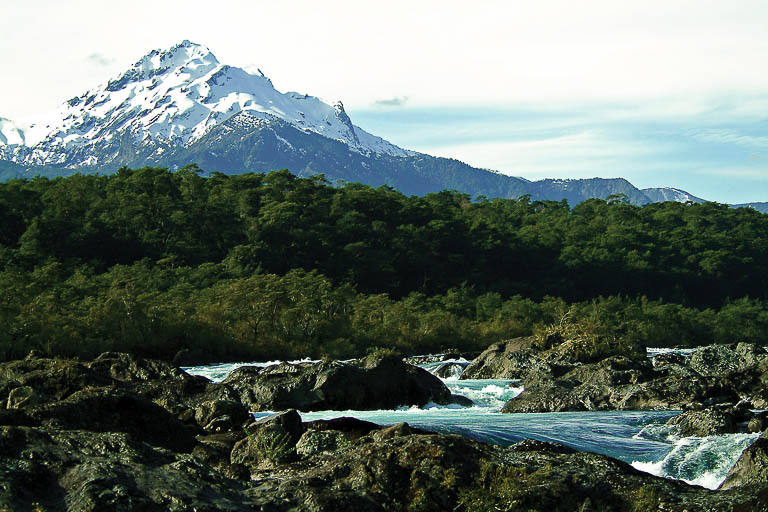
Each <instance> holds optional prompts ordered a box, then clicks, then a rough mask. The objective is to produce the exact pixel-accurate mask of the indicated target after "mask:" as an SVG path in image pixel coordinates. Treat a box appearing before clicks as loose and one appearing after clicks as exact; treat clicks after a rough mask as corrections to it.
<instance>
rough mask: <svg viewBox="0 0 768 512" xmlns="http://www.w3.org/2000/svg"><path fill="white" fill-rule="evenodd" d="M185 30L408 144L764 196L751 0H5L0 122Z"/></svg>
mask: <svg viewBox="0 0 768 512" xmlns="http://www.w3.org/2000/svg"><path fill="white" fill-rule="evenodd" d="M184 39H189V40H191V41H194V42H196V43H200V44H204V45H206V46H208V47H209V48H210V49H211V51H213V53H214V54H215V55H216V56H217V58H218V59H219V61H220V62H222V63H226V64H230V65H233V66H239V67H244V68H246V69H248V70H251V71H253V72H255V71H256V69H260V70H261V71H263V72H264V74H265V75H267V76H268V77H269V78H270V79H271V80H272V82H273V83H274V85H275V87H276V88H277V89H278V90H280V91H283V92H286V91H291V90H292V91H297V92H301V93H307V94H311V95H313V96H319V97H321V98H323V99H325V100H327V101H333V100H341V101H343V103H344V105H345V108H346V110H347V112H348V114H349V115H350V117H351V118H352V121H353V122H354V123H355V124H357V125H358V126H361V127H362V128H364V129H366V130H367V131H369V132H371V133H374V134H376V135H379V136H381V137H384V138H385V139H387V140H389V141H391V142H393V143H395V144H397V145H400V146H402V147H405V148H408V149H413V150H417V151H422V152H425V153H429V154H433V155H436V156H445V157H451V158H456V159H459V160H462V161H464V162H466V163H468V164H470V165H473V166H476V167H483V168H490V169H495V170H498V171H500V172H503V173H505V174H510V175H514V176H521V177H524V178H527V179H531V180H537V179H542V178H591V177H623V178H626V179H628V180H629V181H630V182H632V183H633V184H634V185H636V186H638V187H640V188H646V187H661V186H670V187H676V188H680V189H684V190H686V191H688V192H690V193H692V194H693V195H695V196H698V197H702V198H704V199H709V200H714V201H719V202H729V203H744V202H756V201H768V72H766V63H768V2H766V1H765V0H756V1H753V0H731V1H729V2H724V1H722V0H717V1H711V0H695V1H688V0H663V1H659V0H643V1H635V0H622V1H616V0H610V1H603V0H582V1H579V2H574V1H572V0H571V1H560V0H558V1H555V0H537V1H535V2H533V1H530V0H529V1H526V2H522V1H517V0H506V1H493V0H479V1H476V2H466V1H450V0H441V1H432V0H419V1H417V2H414V1H412V0H410V1H400V0H390V1H388V2H375V3H374V2H360V1H359V0H358V1H337V0H325V1H323V2H317V1H303V0H282V1H279V2H278V1H274V0H269V1H262V0H248V1H235V0H219V1H217V2H211V1H210V0H208V1H205V2H203V1H194V0H185V1H176V0H164V1H162V2H159V1H157V0H151V1H148V0H133V1H132V2H120V3H107V2H103V1H94V0H27V1H26V2H24V3H21V2H10V1H6V2H3V5H2V6H1V7H0V48H2V49H3V50H4V51H3V52H2V53H3V56H2V64H0V66H1V67H0V69H2V72H0V117H5V118H9V119H12V120H14V121H19V122H23V121H25V120H26V119H30V118H32V117H34V116H35V114H38V113H41V112H44V111H47V110H51V109H53V108H55V107H56V106H57V105H58V104H60V103H61V102H63V101H65V100H67V99H69V98H71V97H74V96H77V95H79V94H82V93H83V92H85V91H86V90H88V89H90V88H92V87H94V86H96V85H98V84H101V83H104V82H106V81H108V80H109V79H110V78H113V77H114V76H115V75H118V74H119V73H120V72H121V71H123V70H125V69H126V68H128V67H129V66H130V65H131V64H133V63H134V62H136V61H137V60H139V59H140V58H141V56H143V55H144V54H146V53H147V52H149V51H150V50H152V49H164V48H169V47H170V46H173V45H174V44H177V43H179V42H181V41H182V40H184Z"/></svg>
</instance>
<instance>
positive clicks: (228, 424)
mask: <svg viewBox="0 0 768 512" xmlns="http://www.w3.org/2000/svg"><path fill="white" fill-rule="evenodd" d="M251 419H252V417H251V414H250V413H249V412H248V409H246V408H245V407H244V406H243V404H241V403H240V402H236V401H234V400H208V401H205V402H202V403H201V404H200V405H199V406H198V407H197V408H196V409H195V422H197V424H198V425H200V426H201V427H202V428H203V429H204V430H205V431H207V432H227V431H231V430H240V429H242V428H243V424H244V423H246V422H247V421H249V420H251Z"/></svg>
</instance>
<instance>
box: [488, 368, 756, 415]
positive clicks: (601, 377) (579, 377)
mask: <svg viewBox="0 0 768 512" xmlns="http://www.w3.org/2000/svg"><path fill="white" fill-rule="evenodd" d="M674 366H676V365H669V366H664V367H662V368H660V369H658V370H654V369H653V368H652V367H651V365H650V364H649V363H648V362H647V360H639V359H634V358H632V359H630V358H626V357H623V356H612V357H608V358H606V359H603V360H601V361H598V362H596V363H589V364H576V365H572V366H570V367H569V366H568V365H556V364H552V363H549V362H542V363H539V364H538V365H537V369H536V370H532V371H531V372H530V373H529V374H528V377H527V378H526V380H525V382H524V385H525V390H524V391H523V392H522V393H521V394H520V395H519V396H517V397H516V398H513V399H512V400H510V401H509V402H508V403H507V404H506V405H505V407H504V408H503V410H502V412H558V411H602V410H665V409H681V408H682V407H683V406H684V405H685V404H689V403H693V402H701V403H703V404H706V405H714V404H717V403H736V402H738V401H739V400H740V399H741V398H742V396H741V393H740V391H739V389H737V388H736V382H735V381H737V380H738V379H736V378H734V381H733V382H732V381H731V380H729V379H727V378H720V377H703V376H701V375H699V374H698V373H695V372H693V371H692V370H687V371H686V373H683V374H678V373H674V372H671V371H670V369H671V368H672V367H674Z"/></svg>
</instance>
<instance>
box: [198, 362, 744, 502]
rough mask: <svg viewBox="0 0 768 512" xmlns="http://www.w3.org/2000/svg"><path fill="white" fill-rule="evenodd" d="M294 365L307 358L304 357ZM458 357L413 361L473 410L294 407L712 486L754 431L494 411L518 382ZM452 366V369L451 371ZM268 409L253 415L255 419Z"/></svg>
mask: <svg viewBox="0 0 768 512" xmlns="http://www.w3.org/2000/svg"><path fill="white" fill-rule="evenodd" d="M302 362H309V361H308V360H304V361H302ZM277 363H278V362H277V361H271V362H268V363H227V364H219V365H209V366H198V367H192V368H184V369H185V370H186V371H187V372H188V373H191V374H195V375H203V376H205V377H208V378H209V379H211V380H214V381H217V382H218V381H221V380H223V379H224V378H225V377H226V376H227V374H228V373H229V372H230V371H232V370H234V369H235V368H239V367H240V366H244V365H246V364H248V365H253V366H269V365H273V364H277ZM466 364H468V362H467V361H464V360H451V361H440V362H435V363H427V364H423V365H421V366H422V367H424V368H426V369H427V370H429V371H431V372H432V373H437V372H438V370H439V369H440V368H442V367H444V366H446V365H453V366H450V367H449V369H450V371H451V374H450V376H449V377H447V378H443V379H442V380H443V382H444V383H445V385H446V386H447V387H448V388H449V389H450V391H451V393H455V394H459V395H463V396H465V397H467V398H470V399H471V400H472V401H473V402H474V403H475V405H474V406H473V407H461V406H458V405H448V406H440V405H436V404H427V405H426V406H425V407H423V408H420V407H401V408H399V409H396V410H378V411H352V410H349V411H318V412H302V413H301V416H302V419H303V420H304V421H312V420H317V419H331V418H337V417H340V416H353V417H355V418H359V419H362V420H367V421H372V422H374V423H378V424H380V425H393V424H395V423H400V422H407V423H409V424H410V425H412V426H414V427H418V428H423V429H426V430H432V431H436V432H445V433H457V434H462V435H465V436H467V437H470V438H473V439H476V440H479V441H485V442H490V443H496V444H500V445H503V446H508V445H510V444H513V443H516V442H518V441H521V440H523V439H537V440H540V441H552V442H556V443H560V444H564V445H566V446H570V447H572V448H575V449H577V450H584V451H591V452H595V453H600V454H603V455H608V456H611V457H614V458H617V459H619V460H623V461H625V462H627V463H630V464H632V465H633V466H634V467H635V468H637V469H639V470H641V471H646V472H648V473H651V474H654V475H657V476H663V477H667V478H674V479H679V480H683V481H685V482H688V483H691V484H695V485H701V486H704V487H708V488H710V489H714V488H716V487H718V486H719V485H720V483H722V481H723V480H724V479H725V476H726V474H727V473H728V471H729V470H730V468H731V467H732V466H733V464H735V462H736V460H738V458H739V456H740V455H741V452H742V451H743V450H744V449H745V448H747V447H748V446H749V445H751V444H752V443H753V442H754V440H755V439H756V438H757V437H758V434H728V435H721V436H711V437H703V438H698V437H684V438H680V437H678V436H677V435H676V430H675V427H673V426H669V425H666V424H665V423H666V421H667V420H668V419H669V418H671V417H672V416H675V415H676V414H678V413H679V411H606V412H563V413H540V414H502V413H501V412H500V410H501V408H502V407H503V406H504V404H505V403H506V402H507V401H508V400H511V399H513V398H514V397H516V396H517V395H519V394H520V393H522V392H523V387H522V383H521V382H520V381H515V380H508V379H482V380H459V376H460V370H461V369H462V368H463V367H464V366H466ZM454 368H458V370H455V371H454ZM269 414H271V413H254V416H256V417H262V416H267V415H269Z"/></svg>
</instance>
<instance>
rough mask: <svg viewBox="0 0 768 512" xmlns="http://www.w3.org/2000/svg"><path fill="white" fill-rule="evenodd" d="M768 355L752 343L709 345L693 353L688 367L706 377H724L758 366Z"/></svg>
mask: <svg viewBox="0 0 768 512" xmlns="http://www.w3.org/2000/svg"><path fill="white" fill-rule="evenodd" d="M767 356H768V354H766V352H765V350H764V349H763V348H762V347H759V346H757V345H754V344H752V343H739V344H737V345H708V346H706V347H701V348H700V349H699V350H697V351H696V352H694V353H693V355H692V356H691V360H690V361H689V363H688V365H689V366H690V367H691V368H692V369H693V370H694V371H696V372H697V373H699V374H700V375H704V376H723V375H726V374H729V373H734V372H741V371H744V370H746V369H748V368H753V367H755V366H757V365H758V364H759V363H760V362H762V361H763V360H765V359H766V357H767Z"/></svg>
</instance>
